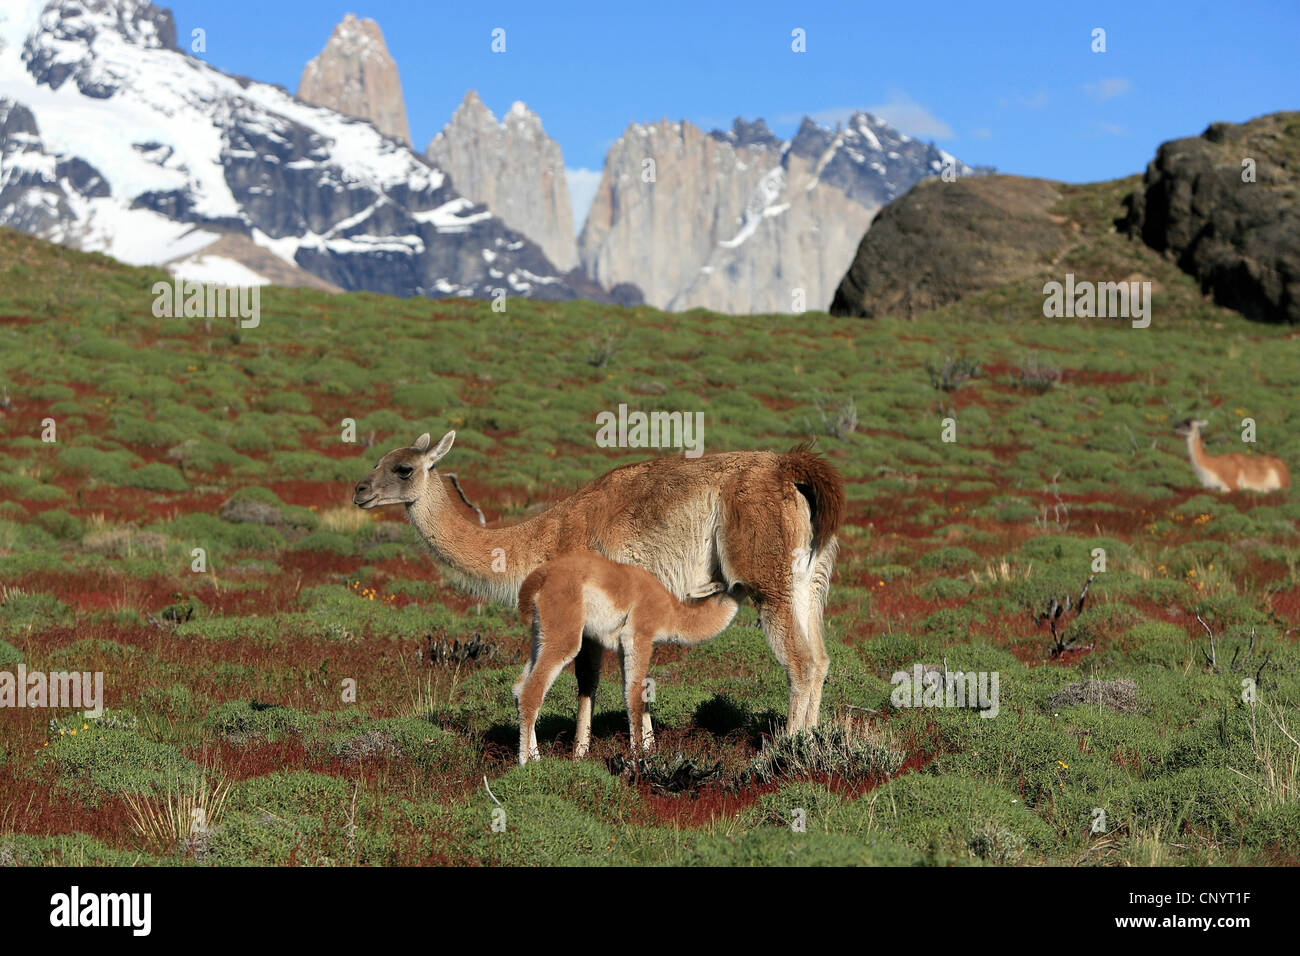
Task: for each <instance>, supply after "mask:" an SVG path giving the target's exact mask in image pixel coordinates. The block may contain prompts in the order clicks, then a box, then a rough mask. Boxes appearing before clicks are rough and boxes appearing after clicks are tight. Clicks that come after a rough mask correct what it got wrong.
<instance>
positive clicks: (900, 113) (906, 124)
mask: <svg viewBox="0 0 1300 956" xmlns="http://www.w3.org/2000/svg"><path fill="white" fill-rule="evenodd" d="M867 112H868V113H871V114H873V115H875V116H879V117H880V118H881V119H882V120H884V121H885V122H886V123H888V124H889V125H890V126H892V127H894V129H896V130H898V131H899V132H902V133H906V134H907V135H908V136H915V137H917V138H918V139H954V138H955V137H956V134H955V133H953V131H952V127H951V126H949V125H948V124H947V123H945V122H944V121H943V120H941V119H940V118H939V117H937V116H935V115H934V114H933V113H931V112H930V111H929V110H927V109H926V108H925V107H924V106H922V105H921V104H920V103H918V102H916V100H914V99H912V98H911V97H910V96H908V95H907V94H906V93H897V92H895V93H891V94H890V97H889V102H888V103H882V104H881V105H879V106H868V107H867Z"/></svg>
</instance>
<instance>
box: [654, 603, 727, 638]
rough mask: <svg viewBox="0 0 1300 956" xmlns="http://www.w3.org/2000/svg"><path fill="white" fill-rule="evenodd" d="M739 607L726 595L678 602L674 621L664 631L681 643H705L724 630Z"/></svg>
mask: <svg viewBox="0 0 1300 956" xmlns="http://www.w3.org/2000/svg"><path fill="white" fill-rule="evenodd" d="M739 607H740V605H739V604H737V603H736V602H735V601H734V600H733V599H732V598H730V597H728V596H727V595H726V594H718V595H715V596H713V597H708V598H704V599H703V600H702V601H679V602H678V604H677V613H676V615H675V620H674V621H673V622H672V626H671V627H670V628H667V629H666V630H669V631H670V632H671V633H672V634H673V635H674V636H676V637H677V638H679V639H680V640H681V641H682V642H683V643H690V644H695V643H699V642H700V641H707V640H708V639H709V638H711V637H716V636H717V635H718V634H720V633H722V632H723V631H724V630H726V628H727V625H728V624H730V623H731V619H732V618H733V617H735V616H736V611H737V609H738V608H739Z"/></svg>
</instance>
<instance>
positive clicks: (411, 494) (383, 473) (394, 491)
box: [352, 432, 456, 509]
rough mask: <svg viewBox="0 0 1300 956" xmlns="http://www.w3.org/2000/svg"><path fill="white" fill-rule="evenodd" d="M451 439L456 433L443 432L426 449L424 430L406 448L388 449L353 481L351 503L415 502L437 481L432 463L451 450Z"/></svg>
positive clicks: (375, 505) (361, 505)
mask: <svg viewBox="0 0 1300 956" xmlns="http://www.w3.org/2000/svg"><path fill="white" fill-rule="evenodd" d="M455 440H456V433H455V432H447V434H445V435H443V436H442V439H441V440H440V441H439V442H438V444H437V445H436V446H435V447H433V448H430V447H429V435H428V433H427V432H426V433H425V434H423V435H421V436H420V437H419V438H417V439H416V440H415V443H414V444H413V445H411V446H410V447H409V448H396V449H394V450H393V451H390V452H389V453H388V454H387V455H385V456H384V457H383V458H381V459H379V464H377V465H375V470H374V471H372V472H371V473H370V474H368V475H366V477H365V478H363V479H361V480H360V481H358V482H357V487H356V489H355V490H354V491H353V493H352V503H353V504H354V505H356V506H357V507H358V508H366V509H370V508H379V507H382V506H383V505H405V504H410V503H411V502H413V501H418V500H419V499H420V497H421V496H422V495H423V494H424V493H425V491H427V490H428V488H429V487H430V486H431V485H432V484H433V483H434V482H437V481H438V473H437V472H436V471H434V470H433V466H434V465H436V464H437V463H438V460H439V459H440V458H442V457H443V456H444V455H446V454H447V452H449V451H451V445H452V442H454V441H455Z"/></svg>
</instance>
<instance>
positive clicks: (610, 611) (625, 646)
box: [514, 551, 739, 764]
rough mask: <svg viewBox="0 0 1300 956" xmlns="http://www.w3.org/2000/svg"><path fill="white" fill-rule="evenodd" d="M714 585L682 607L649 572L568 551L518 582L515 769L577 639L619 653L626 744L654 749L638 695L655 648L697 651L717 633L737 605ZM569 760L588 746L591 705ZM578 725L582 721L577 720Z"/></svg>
mask: <svg viewBox="0 0 1300 956" xmlns="http://www.w3.org/2000/svg"><path fill="white" fill-rule="evenodd" d="M721 589H722V585H721V584H716V583H715V584H711V585H709V586H707V587H704V588H701V589H699V590H697V591H696V592H695V593H696V594H698V595H700V596H701V597H702V598H703V599H702V600H698V601H689V602H682V601H679V600H677V598H675V597H673V596H672V595H671V594H669V593H668V591H667V590H666V589H665V588H664V586H663V585H662V584H660V583H659V579H658V578H656V577H655V576H654V575H653V574H651V573H650V572H649V571H646V570H645V569H644V568H638V567H635V566H633V565H630V564H616V563H615V562H613V561H610V560H609V559H608V558H605V557H602V556H601V555H599V554H596V553H595V552H593V551H575V552H573V553H571V554H566V555H562V556H560V557H558V558H555V559H554V560H552V561H548V562H547V563H546V564H543V565H542V566H541V567H540V568H538V569H537V570H536V571H534V572H533V573H532V574H530V575H528V577H527V578H525V579H524V583H523V586H522V587H521V588H520V589H519V613H520V615H521V616H522V617H523V619H524V622H525V623H526V624H529V625H530V626H531V627H532V629H533V647H532V653H531V655H530V656H529V659H528V663H527V664H525V665H524V672H523V674H522V675H521V676H520V678H519V682H518V683H516V684H515V686H514V694H515V700H516V701H517V702H518V703H519V762H520V763H521V764H522V763H527V762H528V761H529V760H530V759H533V760H536V759H537V758H538V756H539V754H538V751H537V734H536V730H535V726H536V722H537V712H538V711H539V710H540V709H541V706H542V700H543V698H544V697H545V696H546V692H547V690H549V689H550V686H551V684H552V683H554V681H555V678H556V676H557V675H558V674H559V673H560V671H561V670H563V669H564V667H565V666H566V665H567V664H568V663H569V662H570V661H572V660H576V658H577V657H578V654H579V652H580V651H581V649H582V646H583V641H584V639H585V640H586V641H594V642H596V643H598V644H599V645H600V646H601V647H604V648H607V649H608V650H612V651H618V653H619V660H620V661H621V663H622V666H623V696H624V699H625V701H626V702H627V717H628V742H629V744H630V746H631V748H632V751H633V752H634V753H636V752H637V751H638V750H640V751H647V752H648V751H649V750H651V749H652V748H653V747H654V732H653V730H652V729H651V726H650V715H649V714H647V713H646V712H645V697H644V688H645V683H646V674H647V673H648V671H649V669H650V656H651V654H652V653H653V647H654V645H655V644H669V643H672V644H699V643H701V642H702V641H707V640H708V639H709V638H711V637H714V636H715V635H717V634H719V633H721V632H722V631H724V630H725V629H726V627H727V625H728V624H730V623H731V619H732V618H733V617H735V615H736V609H737V608H738V607H739V604H738V603H737V602H736V601H735V600H733V599H732V598H731V597H729V596H728V595H726V594H725V593H723V594H719V593H717V592H718V591H720V590H721ZM579 706H580V710H579V715H578V718H579V719H578V733H577V738H576V744H575V747H574V756H575V757H582V756H584V755H585V754H586V752H587V749H588V747H589V745H590V742H591V711H590V699H588V700H587V702H586V706H587V708H588V709H587V710H586V712H585V714H584V713H583V711H582V710H581V707H582V704H580V705H579ZM584 718H585V719H584Z"/></svg>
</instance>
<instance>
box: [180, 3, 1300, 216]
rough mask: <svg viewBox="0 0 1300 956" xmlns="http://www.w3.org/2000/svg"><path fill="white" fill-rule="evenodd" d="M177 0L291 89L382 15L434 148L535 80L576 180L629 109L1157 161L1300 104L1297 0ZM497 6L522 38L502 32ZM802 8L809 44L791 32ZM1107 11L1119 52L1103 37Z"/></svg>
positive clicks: (1117, 165) (530, 95)
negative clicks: (462, 109) (852, 120)
mask: <svg viewBox="0 0 1300 956" xmlns="http://www.w3.org/2000/svg"><path fill="white" fill-rule="evenodd" d="M170 6H171V8H172V10H173V12H174V13H175V15H176V20H177V27H178V29H179V32H180V34H181V40H182V43H183V44H184V43H185V42H186V40H187V38H188V36H189V32H190V30H191V29H193V28H194V27H203V28H204V29H205V30H206V32H207V52H206V54H205V58H206V59H207V60H208V61H209V62H210V63H212V64H213V65H214V66H217V67H219V68H221V69H223V70H228V71H230V72H235V73H243V74H245V75H248V76H251V77H253V78H255V79H258V80H263V81H267V82H273V83H280V84H282V85H284V86H286V87H288V88H289V89H290V90H296V89H297V86H298V79H299V77H300V75H301V73H302V68H303V66H304V65H305V64H306V62H307V60H309V59H310V58H311V57H313V56H315V55H316V54H317V53H319V52H320V49H321V47H322V46H323V45H324V44H325V42H326V40H327V39H328V38H329V35H330V32H331V31H332V29H333V27H334V25H335V23H337V22H338V21H339V20H341V19H342V18H343V15H344V14H345V13H349V12H350V13H355V14H357V15H358V16H363V17H371V18H373V19H375V20H377V21H378V22H379V24H380V26H381V27H382V28H383V31H384V35H385V38H386V40H387V42H388V48H389V51H390V52H391V53H392V55H393V58H394V59H395V60H396V61H397V65H398V69H399V71H400V73H401V78H402V87H403V92H404V94H405V97H406V108H407V113H408V115H409V117H410V125H411V135H412V139H413V140H414V145H415V147H416V148H417V149H421V150H422V149H423V148H424V147H425V146H426V145H427V144H428V142H429V140H430V139H431V138H432V137H433V135H434V134H435V133H437V131H438V130H439V129H441V128H442V126H443V124H444V123H446V121H447V119H448V118H449V117H450V115H451V113H452V111H453V110H455V108H456V106H457V105H458V104H459V103H460V101H461V99H462V98H463V97H464V95H465V91H466V90H467V89H470V88H474V89H477V90H478V91H479V94H480V95H481V96H482V98H483V101H484V102H485V103H486V104H487V106H488V107H489V108H490V109H491V110H492V111H493V112H494V113H496V114H497V116H498V117H500V116H501V115H502V114H503V113H504V112H505V111H506V110H507V109H508V108H509V106H510V104H511V103H512V102H513V101H515V100H517V99H519V100H523V101H524V102H526V103H527V104H528V105H529V106H530V107H531V108H532V109H533V110H534V111H535V112H537V114H538V115H539V116H541V118H542V122H543V124H544V125H545V126H546V129H547V132H549V133H550V135H551V136H553V137H554V138H555V139H556V140H557V141H558V142H559V143H560V146H561V147H562V149H563V150H564V157H565V165H566V166H567V167H569V169H570V171H571V173H570V181H571V183H574V184H575V185H580V184H584V183H585V184H588V186H589V188H593V189H594V177H595V175H596V173H597V172H598V171H599V170H600V168H601V165H602V163H603V160H604V156H605V152H606V151H607V150H608V148H609V146H610V144H611V143H612V142H613V141H614V140H615V139H617V138H618V136H619V135H620V134H621V133H622V132H623V130H624V129H625V128H626V127H627V125H628V123H630V122H649V121H653V120H656V119H659V118H661V117H667V118H669V119H672V120H677V119H687V120H690V121H692V122H694V123H696V124H698V125H701V126H704V127H705V128H712V127H714V126H729V125H730V123H731V119H732V118H733V117H734V116H737V115H741V116H744V117H746V118H748V119H752V118H755V117H760V116H761V117H763V118H764V119H766V120H767V122H768V125H769V126H771V127H772V129H773V130H774V131H775V132H777V133H778V134H781V135H789V134H790V133H792V132H793V131H794V129H795V128H796V127H797V125H798V122H799V118H800V117H801V116H803V115H804V114H809V115H812V116H813V117H814V118H815V119H819V120H823V121H826V120H830V121H833V120H834V119H836V118H838V117H842V116H844V115H847V113H848V112H849V111H851V110H852V109H853V108H863V109H868V110H870V111H872V112H875V113H877V114H878V115H880V116H882V117H883V118H884V119H886V120H888V121H890V122H892V123H894V125H896V126H898V127H899V128H900V129H902V130H903V131H904V132H906V133H910V134H912V135H914V136H917V137H919V138H922V139H926V140H931V139H932V140H934V141H935V142H936V143H938V144H939V145H940V146H942V147H943V148H945V149H947V150H948V151H950V152H952V153H954V154H955V155H957V156H958V157H960V158H961V159H962V160H964V161H966V162H968V163H972V164H986V165H992V166H996V167H997V168H998V169H999V170H1001V171H1004V172H1011V173H1018V174H1022V175H1029V176H1042V177H1046V178H1051V179H1061V180H1066V181H1070V182H1083V181H1091V180H1098V179H1109V178H1113V177H1117V176H1123V175H1127V174H1129V173H1133V172H1138V171H1140V170H1142V169H1143V168H1144V167H1145V165H1146V163H1147V162H1148V161H1149V160H1150V158H1151V157H1152V155H1153V154H1154V152H1155V148H1156V146H1158V145H1159V144H1160V143H1161V142H1162V141H1164V140H1166V139H1171V138H1175V137H1179V136H1191V135H1195V134H1198V133H1200V132H1201V131H1202V130H1203V129H1204V128H1205V127H1206V125H1208V124H1209V123H1210V122H1211V121H1213V120H1234V121H1241V120H1246V119H1249V118H1250V117H1252V116H1257V115H1259V114H1261V113H1268V112H1272V111H1275V110H1279V109H1297V108H1300V57H1298V56H1297V54H1296V51H1295V44H1296V40H1297V38H1298V37H1300V3H1297V2H1296V0H1275V2H1256V3H1251V2H1246V3H1230V2H1196V0H1184V2H1142V0H1136V2H1134V0H1129V2H1126V3H1107V2H1090V3H1058V2H1055V0H1038V2H1035V3H1002V4H998V3H992V4H975V5H972V4H952V5H950V4H944V3H942V2H938V3H935V2H924V3H922V2H911V3H897V2H894V3H889V4H880V5H875V4H868V3H865V2H861V0H859V2H857V3H801V4H792V3H774V2H766V0H750V2H747V3H744V4H741V3H734V2H719V3H715V4H705V3H699V2H696V3H677V2H649V3H639V2H632V3H611V2H609V0H602V2H598V3H587V2H578V3H561V4H537V3H536V2H535V0H532V2H526V3H516V2H506V0H502V2H495V3H491V4H487V3H482V2H474V3H465V4H449V3H436V2H422V0H406V2H402V0H344V2H336V0H269V2H268V0H262V2H259V3H252V2H248V0H175V2H173V3H171V4H170ZM539 7H540V8H542V9H543V10H544V11H545V12H538V11H539ZM496 27H501V28H504V29H505V31H506V52H505V53H493V52H492V50H491V46H490V45H491V33H492V30H493V29H494V28H496ZM796 28H799V29H802V30H804V31H805V34H806V37H807V41H806V42H807V52H804V53H795V52H793V51H792V50H791V43H792V40H791V31H792V30H794V29H796ZM1095 28H1102V29H1104V30H1105V31H1106V52H1104V53H1094V52H1093V51H1092V49H1091V47H1092V43H1093V40H1092V31H1093V30H1094V29H1095ZM581 170H587V171H590V173H589V175H587V176H583V175H582V173H581V172H579V171H581ZM579 204H581V200H575V205H579ZM584 208H585V206H584Z"/></svg>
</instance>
